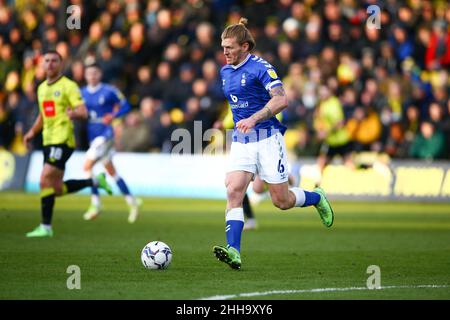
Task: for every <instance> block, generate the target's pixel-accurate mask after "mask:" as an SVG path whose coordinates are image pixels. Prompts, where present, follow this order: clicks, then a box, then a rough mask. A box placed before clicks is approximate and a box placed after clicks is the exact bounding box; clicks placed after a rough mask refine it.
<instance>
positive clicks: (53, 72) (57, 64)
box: [44, 53, 62, 78]
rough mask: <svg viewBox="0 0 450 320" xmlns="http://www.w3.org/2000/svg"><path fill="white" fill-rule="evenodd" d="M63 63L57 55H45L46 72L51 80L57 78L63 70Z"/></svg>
mask: <svg viewBox="0 0 450 320" xmlns="http://www.w3.org/2000/svg"><path fill="white" fill-rule="evenodd" d="M61 65H62V61H61V59H60V57H59V56H58V55H57V54H56V53H47V54H46V55H44V70H45V73H46V75H47V77H49V78H54V77H56V76H57V75H58V74H59V72H60V70H61Z"/></svg>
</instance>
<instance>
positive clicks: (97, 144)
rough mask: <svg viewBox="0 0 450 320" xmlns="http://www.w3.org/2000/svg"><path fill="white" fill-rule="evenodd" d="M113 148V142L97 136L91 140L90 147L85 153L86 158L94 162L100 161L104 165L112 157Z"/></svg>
mask: <svg viewBox="0 0 450 320" xmlns="http://www.w3.org/2000/svg"><path fill="white" fill-rule="evenodd" d="M113 146H114V141H113V140H112V139H106V138H105V137H102V136H98V137H96V138H95V139H94V140H92V142H91V145H90V146H89V149H88V151H87V152H86V158H87V159H89V160H92V161H96V162H97V161H99V160H101V161H102V162H103V163H106V162H108V161H110V160H111V159H112V157H113V155H114V148H113Z"/></svg>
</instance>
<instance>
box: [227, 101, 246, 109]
mask: <svg viewBox="0 0 450 320" xmlns="http://www.w3.org/2000/svg"><path fill="white" fill-rule="evenodd" d="M230 107H231V109H236V108H246V107H248V101H243V102H239V103H231V104H230Z"/></svg>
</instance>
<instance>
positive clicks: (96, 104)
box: [81, 83, 131, 162]
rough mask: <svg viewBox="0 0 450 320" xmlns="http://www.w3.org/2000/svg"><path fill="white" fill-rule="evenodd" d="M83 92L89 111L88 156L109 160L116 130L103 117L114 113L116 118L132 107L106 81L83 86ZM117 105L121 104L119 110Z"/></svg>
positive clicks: (95, 159)
mask: <svg viewBox="0 0 450 320" xmlns="http://www.w3.org/2000/svg"><path fill="white" fill-rule="evenodd" d="M81 94H82V96H83V99H84V101H85V103H86V107H87V109H88V113H89V120H88V125H87V132H88V139H89V150H88V151H87V152H86V157H87V158H88V159H90V160H93V161H97V160H102V161H104V162H107V161H109V160H111V158H112V156H113V154H114V148H113V146H114V141H113V138H114V131H113V128H112V126H111V125H110V124H109V125H106V124H104V123H103V122H102V118H103V116H105V115H106V114H108V113H112V114H113V117H114V118H117V117H120V116H123V115H124V114H126V113H127V112H129V111H130V109H131V107H130V105H129V103H128V102H127V100H126V99H125V97H124V96H123V94H122V93H121V92H120V91H119V90H118V89H117V88H115V87H113V86H111V85H108V84H105V83H99V84H98V85H97V86H95V87H89V86H86V87H83V88H82V89H81ZM116 105H119V110H118V111H115V106H116Z"/></svg>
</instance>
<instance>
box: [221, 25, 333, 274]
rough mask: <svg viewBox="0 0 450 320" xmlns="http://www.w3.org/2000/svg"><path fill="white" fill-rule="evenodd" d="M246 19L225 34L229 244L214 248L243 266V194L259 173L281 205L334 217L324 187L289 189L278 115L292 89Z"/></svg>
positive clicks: (233, 263)
mask: <svg viewBox="0 0 450 320" xmlns="http://www.w3.org/2000/svg"><path fill="white" fill-rule="evenodd" d="M246 22H247V20H246V19H243V18H241V20H240V21H239V23H238V24H234V25H230V26H228V27H227V28H226V29H225V30H224V31H223V33H222V36H221V38H222V47H223V52H224V55H225V59H226V63H227V64H226V65H225V66H224V67H223V68H222V69H221V71H220V75H221V78H222V88H223V92H224V95H225V97H226V98H227V99H228V101H229V103H230V106H231V110H232V113H233V120H234V123H235V128H234V131H233V136H232V144H231V150H230V155H229V167H228V169H227V175H226V179H225V185H226V188H227V208H226V213H225V215H226V216H225V220H226V227H225V233H226V239H227V245H226V246H214V248H213V251H214V254H215V256H216V257H217V259H218V260H220V261H222V262H224V263H226V264H228V265H229V266H230V267H231V268H233V269H240V268H241V256H240V249H241V235H242V229H243V226H244V213H243V208H242V200H243V198H244V195H245V192H246V190H247V187H248V185H249V183H250V182H251V181H252V179H253V178H254V176H255V175H256V174H257V175H259V176H260V178H261V179H262V180H264V181H265V182H266V183H267V185H268V189H269V192H270V195H271V198H272V202H273V204H274V205H275V206H276V207H277V208H279V209H281V210H287V209H290V208H293V207H307V206H315V207H316V209H317V211H318V213H319V216H320V218H321V219H322V222H323V224H324V225H325V226H327V227H330V226H331V225H332V224H333V219H334V214H333V210H332V208H331V205H330V203H329V202H328V200H327V198H326V196H325V193H324V191H323V190H322V189H321V188H316V189H315V190H314V191H313V192H309V191H305V190H303V189H301V188H290V189H289V185H288V172H287V156H286V147H285V144H284V138H283V134H284V132H285V131H286V127H285V126H284V125H282V124H281V123H280V122H279V121H278V120H277V119H276V117H275V115H276V114H278V113H279V112H281V111H282V110H283V109H284V108H286V107H287V98H286V94H285V92H284V89H283V83H282V82H281V80H280V78H279V77H278V75H277V73H276V71H275V69H274V68H273V66H272V65H270V64H269V63H268V62H267V61H265V60H264V59H262V58H260V57H258V56H256V55H253V54H251V51H252V50H253V49H254V48H255V45H256V43H255V40H254V39H253V36H252V35H251V33H250V31H249V30H248V29H247V28H246V26H245V24H246Z"/></svg>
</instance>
